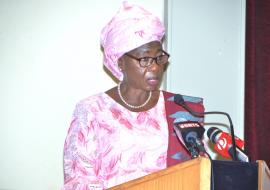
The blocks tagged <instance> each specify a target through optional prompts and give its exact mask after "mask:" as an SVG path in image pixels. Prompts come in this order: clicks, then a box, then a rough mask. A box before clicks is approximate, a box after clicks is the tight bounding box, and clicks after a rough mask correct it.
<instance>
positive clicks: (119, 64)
mask: <svg viewBox="0 0 270 190" xmlns="http://www.w3.org/2000/svg"><path fill="white" fill-rule="evenodd" d="M117 63H118V68H119V70H120V71H121V72H122V71H123V68H124V60H123V57H120V58H119V59H118V61H117Z"/></svg>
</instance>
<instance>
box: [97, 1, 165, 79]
mask: <svg viewBox="0 0 270 190" xmlns="http://www.w3.org/2000/svg"><path fill="white" fill-rule="evenodd" d="M164 33H165V27H164V25H163V24H162V22H161V21H160V19H159V18H158V17H156V16H154V15H153V14H151V13H150V12H148V11H146V10H145V9H143V8H142V7H140V6H137V5H130V4H128V3H127V2H123V7H122V8H120V10H119V11H118V12H117V13H116V15H115V16H114V17H113V18H112V19H111V21H110V22H109V23H108V24H107V25H106V26H105V27H104V28H103V29H102V32H101V45H102V47H103V50H104V61H103V63H104V65H105V66H106V67H107V69H109V71H111V73H112V74H113V75H114V76H115V77H116V78H117V79H119V80H122V78H123V74H122V72H121V71H120V70H119V68H118V63H117V60H118V59H119V58H120V57H121V56H122V55H124V54H125V53H126V52H129V51H131V50H133V49H135V48H137V47H140V46H142V45H144V44H147V43H149V42H152V41H161V40H162V38H163V36H164Z"/></svg>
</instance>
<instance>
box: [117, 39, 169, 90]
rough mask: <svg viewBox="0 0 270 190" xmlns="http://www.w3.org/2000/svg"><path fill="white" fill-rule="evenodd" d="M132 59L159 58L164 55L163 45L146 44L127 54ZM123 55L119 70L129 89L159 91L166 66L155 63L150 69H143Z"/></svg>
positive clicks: (155, 42) (157, 43) (134, 60)
mask: <svg viewBox="0 0 270 190" xmlns="http://www.w3.org/2000/svg"><path fill="white" fill-rule="evenodd" d="M127 54H128V55H131V56H132V57H136V58H143V57H157V56H160V55H162V54H163V49H162V45H161V43H160V42H158V41H154V42H150V43H147V44H144V45H142V46H140V47H138V48H136V49H134V50H132V51H130V52H128V53H127ZM128 55H123V56H122V57H121V58H120V59H119V60H118V64H119V68H120V69H121V70H122V72H123V75H124V78H123V83H125V84H126V85H128V87H131V88H136V89H141V90H146V91H154V90H158V89H159V87H160V84H161V81H162V77H163V73H164V70H165V67H166V64H165V65H158V64H157V63H156V62H155V61H153V63H152V64H151V65H149V66H148V67H141V66H140V64H139V61H138V60H136V59H134V58H132V57H130V56H128Z"/></svg>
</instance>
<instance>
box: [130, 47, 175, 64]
mask: <svg viewBox="0 0 270 190" xmlns="http://www.w3.org/2000/svg"><path fill="white" fill-rule="evenodd" d="M162 53H164V54H162V55H159V56H156V57H141V58H138V57H135V56H133V55H131V54H128V53H125V55H126V56H128V57H130V58H132V59H135V60H137V61H138V62H139V64H140V66H141V67H149V66H150V65H152V64H153V63H154V61H155V62H156V64H158V65H166V64H167V63H168V62H169V61H167V62H166V63H164V64H160V63H159V62H158V58H160V57H162V56H167V57H168V58H167V60H169V57H170V54H169V53H167V52H166V51H164V50H162ZM143 59H150V60H149V61H148V65H142V64H141V61H142V60H143Z"/></svg>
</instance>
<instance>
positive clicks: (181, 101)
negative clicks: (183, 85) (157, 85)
mask: <svg viewBox="0 0 270 190" xmlns="http://www.w3.org/2000/svg"><path fill="white" fill-rule="evenodd" d="M174 102H175V103H176V104H177V105H179V106H181V107H183V108H184V109H185V110H187V111H188V112H189V113H190V114H191V115H194V116H196V117H204V115H207V114H220V115H225V116H226V117H227V118H228V120H229V123H230V133H231V136H232V150H231V151H232V159H233V160H237V159H236V145H235V136H234V129H233V123H232V119H231V117H230V115H229V114H227V113H225V112H220V111H209V112H196V111H193V110H192V109H191V108H190V107H189V106H188V105H187V104H186V103H185V100H184V98H183V96H182V95H180V94H176V95H174Z"/></svg>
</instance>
